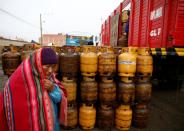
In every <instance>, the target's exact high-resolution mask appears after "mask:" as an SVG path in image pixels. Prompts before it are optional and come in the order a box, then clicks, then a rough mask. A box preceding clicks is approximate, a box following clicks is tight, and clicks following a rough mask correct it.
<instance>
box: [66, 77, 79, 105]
mask: <svg viewBox="0 0 184 131" xmlns="http://www.w3.org/2000/svg"><path fill="white" fill-rule="evenodd" d="M63 80H64V81H62V84H63V86H64V87H65V89H66V91H67V95H68V96H67V100H68V102H69V103H71V102H75V101H76V97H77V83H76V82H75V81H73V80H66V79H65V78H63Z"/></svg>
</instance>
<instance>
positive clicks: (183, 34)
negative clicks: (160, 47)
mask: <svg viewBox="0 0 184 131" xmlns="http://www.w3.org/2000/svg"><path fill="white" fill-rule="evenodd" d="M176 10H177V11H176V15H175V16H176V24H175V32H174V33H173V38H174V39H173V45H174V46H184V0H178V3H177V9H176Z"/></svg>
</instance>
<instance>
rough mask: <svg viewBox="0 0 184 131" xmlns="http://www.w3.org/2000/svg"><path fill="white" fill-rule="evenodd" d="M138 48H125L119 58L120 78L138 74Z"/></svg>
mask: <svg viewBox="0 0 184 131" xmlns="http://www.w3.org/2000/svg"><path fill="white" fill-rule="evenodd" d="M136 58H137V52H136V48H135V49H134V48H130V47H129V48H123V49H122V54H120V55H119V56H118V72H119V76H132V77H133V76H135V72H136Z"/></svg>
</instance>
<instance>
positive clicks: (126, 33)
mask: <svg viewBox="0 0 184 131" xmlns="http://www.w3.org/2000/svg"><path fill="white" fill-rule="evenodd" d="M127 16H128V19H127V22H126V25H125V35H126V38H127V39H128V33H129V20H130V11H129V10H128V11H127Z"/></svg>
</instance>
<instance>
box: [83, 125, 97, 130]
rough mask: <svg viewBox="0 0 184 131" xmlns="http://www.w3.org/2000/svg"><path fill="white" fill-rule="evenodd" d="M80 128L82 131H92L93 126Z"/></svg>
mask: <svg viewBox="0 0 184 131" xmlns="http://www.w3.org/2000/svg"><path fill="white" fill-rule="evenodd" d="M80 128H81V129H82V130H91V129H93V128H94V126H92V127H90V126H89V127H83V126H80Z"/></svg>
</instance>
